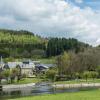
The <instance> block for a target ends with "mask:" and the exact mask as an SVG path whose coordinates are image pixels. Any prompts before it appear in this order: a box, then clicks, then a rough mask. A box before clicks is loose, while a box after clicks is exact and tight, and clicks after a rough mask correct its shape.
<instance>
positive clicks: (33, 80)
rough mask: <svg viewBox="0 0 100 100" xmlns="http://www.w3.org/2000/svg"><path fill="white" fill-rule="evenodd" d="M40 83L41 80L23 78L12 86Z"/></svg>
mask: <svg viewBox="0 0 100 100" xmlns="http://www.w3.org/2000/svg"><path fill="white" fill-rule="evenodd" d="M41 81H42V79H37V78H23V79H21V80H20V81H19V82H15V83H13V84H28V83H37V82H41Z"/></svg>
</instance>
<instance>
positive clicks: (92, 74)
mask: <svg viewBox="0 0 100 100" xmlns="http://www.w3.org/2000/svg"><path fill="white" fill-rule="evenodd" d="M90 75H91V78H93V80H94V79H95V78H97V76H98V72H95V71H91V72H90Z"/></svg>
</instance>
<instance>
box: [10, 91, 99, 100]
mask: <svg viewBox="0 0 100 100" xmlns="http://www.w3.org/2000/svg"><path fill="white" fill-rule="evenodd" d="M8 100H100V89H97V90H91V91H80V92H76V93H63V94H53V95H43V96H30V97H23V98H16V99H8Z"/></svg>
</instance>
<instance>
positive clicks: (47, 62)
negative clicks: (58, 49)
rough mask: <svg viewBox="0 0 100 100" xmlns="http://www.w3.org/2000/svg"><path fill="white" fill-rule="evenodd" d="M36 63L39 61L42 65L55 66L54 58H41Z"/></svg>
mask: <svg viewBox="0 0 100 100" xmlns="http://www.w3.org/2000/svg"><path fill="white" fill-rule="evenodd" d="M37 60H38V61H40V62H41V63H44V64H55V62H56V58H55V57H51V58H48V59H47V58H42V59H37Z"/></svg>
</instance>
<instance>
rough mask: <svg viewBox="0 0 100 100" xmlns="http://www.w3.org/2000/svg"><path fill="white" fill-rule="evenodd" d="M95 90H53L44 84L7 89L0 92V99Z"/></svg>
mask: <svg viewBox="0 0 100 100" xmlns="http://www.w3.org/2000/svg"><path fill="white" fill-rule="evenodd" d="M91 89H96V87H95V88H85V87H84V88H61V89H55V88H53V87H52V86H51V85H49V84H46V83H41V84H37V85H36V86H34V87H26V88H20V89H17V90H16V89H9V90H6V91H3V92H0V98H1V97H2V98H4V97H6V98H16V97H22V96H30V95H42V94H54V93H65V92H78V91H81V90H91Z"/></svg>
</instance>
